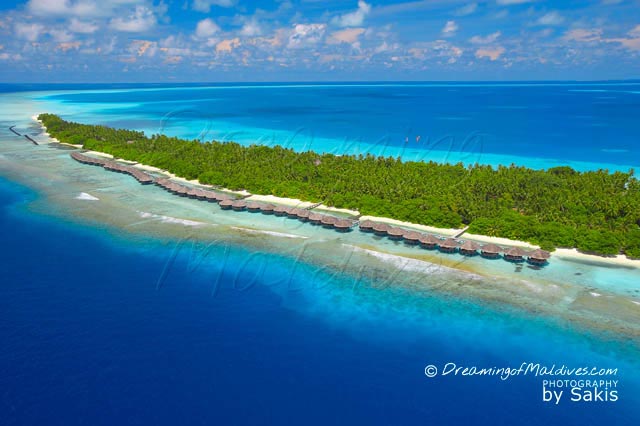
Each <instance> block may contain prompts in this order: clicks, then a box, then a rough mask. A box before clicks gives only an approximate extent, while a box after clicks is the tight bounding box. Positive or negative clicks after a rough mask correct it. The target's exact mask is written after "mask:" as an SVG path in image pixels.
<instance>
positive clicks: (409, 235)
mask: <svg viewBox="0 0 640 426" xmlns="http://www.w3.org/2000/svg"><path fill="white" fill-rule="evenodd" d="M421 237H422V234H421V233H420V232H416V231H408V232H405V234H404V237H403V238H404V241H405V242H406V243H407V244H418V243H420V238H421Z"/></svg>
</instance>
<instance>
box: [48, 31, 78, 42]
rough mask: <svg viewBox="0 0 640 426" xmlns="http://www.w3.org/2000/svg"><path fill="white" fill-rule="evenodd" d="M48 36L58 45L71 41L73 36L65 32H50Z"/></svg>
mask: <svg viewBox="0 0 640 426" xmlns="http://www.w3.org/2000/svg"><path fill="white" fill-rule="evenodd" d="M49 35H50V36H51V37H52V38H53V40H54V41H56V42H58V43H67V42H70V41H71V40H73V34H70V33H69V32H68V31H67V30H50V31H49Z"/></svg>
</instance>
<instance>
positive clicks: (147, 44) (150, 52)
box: [129, 40, 158, 57]
mask: <svg viewBox="0 0 640 426" xmlns="http://www.w3.org/2000/svg"><path fill="white" fill-rule="evenodd" d="M129 51H130V52H131V53H133V54H136V55H138V56H139V57H140V56H145V55H146V56H149V57H153V56H155V55H156V52H157V51H158V43H156V42H155V41H149V40H134V41H133V42H132V43H131V45H130V46H129Z"/></svg>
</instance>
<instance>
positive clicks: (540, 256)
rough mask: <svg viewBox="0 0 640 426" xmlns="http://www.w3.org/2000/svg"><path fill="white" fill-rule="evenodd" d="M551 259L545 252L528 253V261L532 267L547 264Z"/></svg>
mask: <svg viewBox="0 0 640 426" xmlns="http://www.w3.org/2000/svg"><path fill="white" fill-rule="evenodd" d="M550 257H551V253H549V252H548V251H546V250H542V249H537V250H534V251H532V252H531V253H529V255H528V259H527V260H528V261H529V263H532V264H534V265H544V264H546V263H547V260H548V259H549V258H550Z"/></svg>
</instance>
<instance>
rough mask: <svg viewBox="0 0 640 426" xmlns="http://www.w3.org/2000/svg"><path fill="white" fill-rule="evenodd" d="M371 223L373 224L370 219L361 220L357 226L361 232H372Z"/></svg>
mask: <svg viewBox="0 0 640 426" xmlns="http://www.w3.org/2000/svg"><path fill="white" fill-rule="evenodd" d="M373 225H375V223H374V222H372V221H370V220H363V221H362V222H360V224H359V225H358V226H359V227H360V230H361V231H362V232H373Z"/></svg>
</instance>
